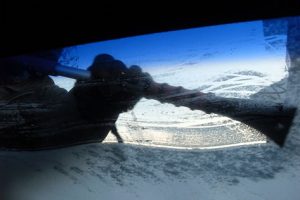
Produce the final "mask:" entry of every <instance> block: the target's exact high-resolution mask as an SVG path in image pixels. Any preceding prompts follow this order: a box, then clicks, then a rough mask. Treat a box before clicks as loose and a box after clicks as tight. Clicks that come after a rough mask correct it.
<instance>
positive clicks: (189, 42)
mask: <svg viewBox="0 0 300 200" xmlns="http://www.w3.org/2000/svg"><path fill="white" fill-rule="evenodd" d="M275 22H276V20H275ZM270 23H271V25H272V26H270ZM275 24H276V23H275ZM270 29H272V30H270ZM274 30H276V31H275V32H274ZM272 31H273V32H272ZM285 43H286V24H284V23H277V25H276V26H275V28H274V21H273V22H272V21H271V22H270V21H265V22H263V21H253V22H245V23H235V24H227V25H220V26H210V27H202V28H194V29H187V30H179V31H171V32H164V33H156V34H149V35H144V36H137V37H130V38H124V39H118V40H111V41H105V42H97V43H91V44H86V45H81V46H76V47H70V48H69V49H67V50H66V52H68V54H64V55H65V57H64V58H63V59H62V62H66V61H72V62H71V63H67V64H69V65H72V66H76V67H80V68H87V67H88V66H89V65H90V64H91V63H92V61H93V58H94V57H95V56H96V55H97V54H99V53H108V54H111V55H113V56H114V57H115V58H117V59H120V60H122V61H123V62H124V63H125V64H126V65H128V66H130V65H139V66H140V67H141V68H142V69H143V70H144V71H146V72H149V73H150V74H151V75H152V76H153V78H154V80H155V81H156V82H159V83H168V84H170V85H174V86H183V87H185V88H187V89H197V90H199V91H202V92H212V93H215V94H216V95H218V96H223V97H233V98H246V99H257V100H261V101H266V100H267V101H271V102H284V101H285V92H286V81H285V78H286V76H287V68H286V47H285ZM74 63H75V64H74ZM54 80H55V82H56V84H58V85H59V86H61V87H64V88H66V89H68V90H69V89H71V88H72V86H73V84H74V80H72V79H67V78H62V77H58V78H54ZM117 128H118V130H119V132H120V134H121V136H122V137H123V139H124V141H125V143H135V144H142V145H152V146H164V147H172V148H217V147H224V146H235V145H245V144H256V143H265V142H266V138H265V136H263V135H261V134H260V133H259V132H257V131H255V130H254V129H251V128H249V127H248V126H246V125H244V124H242V123H240V122H238V121H235V120H232V119H230V118H227V117H224V116H221V115H217V114H206V113H204V112H202V111H192V110H190V109H189V108H186V107H175V106H174V105H172V104H162V103H160V102H158V101H156V100H152V99H145V98H143V99H142V100H141V101H140V102H139V103H138V104H137V105H136V106H135V108H134V109H133V110H131V111H129V112H127V113H122V114H121V115H120V116H119V118H118V121H117ZM105 142H116V139H115V137H114V136H113V135H109V136H108V137H107V138H106V140H105Z"/></svg>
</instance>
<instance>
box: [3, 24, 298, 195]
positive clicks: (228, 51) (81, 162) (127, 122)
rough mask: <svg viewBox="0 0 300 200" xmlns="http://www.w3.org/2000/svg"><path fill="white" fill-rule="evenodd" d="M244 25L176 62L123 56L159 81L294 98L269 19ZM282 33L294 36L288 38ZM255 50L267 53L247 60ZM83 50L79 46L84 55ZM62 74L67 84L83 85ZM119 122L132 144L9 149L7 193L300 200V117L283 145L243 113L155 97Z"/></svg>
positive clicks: (278, 98) (255, 95)
mask: <svg viewBox="0 0 300 200" xmlns="http://www.w3.org/2000/svg"><path fill="white" fill-rule="evenodd" d="M216 29H218V27H217V28H216ZM225 29H226V28H225ZM237 29H238V27H237V26H234V25H232V26H231V27H230V26H229V27H227V29H226V30H225V31H229V32H230V30H231V31H233V32H234V31H236V30H237ZM244 29H245V30H244ZM244 29H243V30H244V31H245V32H246V33H245V34H243V35H241V36H240V37H235V38H233V39H231V40H222V42H220V41H216V42H215V43H212V42H206V43H205V42H204V43H203V45H201V48H200V47H199V48H196V46H197V45H199V44H195V46H192V47H191V48H183V49H181V50H180V51H179V50H178V52H177V51H176V50H174V52H171V53H170V56H171V54H172V58H173V57H177V59H176V60H174V59H172V62H171V61H170V60H168V59H165V58H164V57H163V56H162V58H160V57H159V55H158V56H157V57H158V58H157V59H156V60H151V59H149V58H148V57H149V54H147V55H144V54H141V55H138V56H137V57H138V59H136V60H135V59H134V56H132V57H130V56H128V57H122V56H121V55H119V56H118V55H116V56H115V57H117V58H120V59H122V60H125V61H126V64H129V65H130V64H139V65H141V66H142V68H143V69H144V70H145V71H147V72H149V73H150V74H151V75H152V76H153V77H154V80H155V81H157V82H161V83H162V82H166V83H169V84H171V85H175V86H179V85H181V86H183V87H185V88H188V89H199V90H201V91H204V92H213V93H216V94H217V95H220V96H224V97H238V98H252V99H257V100H261V101H266V100H268V101H272V102H285V101H287V100H288V99H289V97H287V93H286V90H287V83H288V80H287V79H286V78H287V76H288V74H287V71H286V64H285V48H284V47H282V48H280V49H271V50H269V51H266V49H265V46H266V45H268V44H267V43H268V40H264V39H262V31H261V29H262V28H261V23H259V22H256V23H252V24H251V23H250V25H249V26H247V28H245V27H244ZM248 29H249V30H248ZM218 31H220V30H218ZM218 34H221V33H218ZM272 40H277V41H279V42H281V43H282V44H284V42H285V40H286V38H285V36H282V35H278V36H276V37H274V38H272ZM240 43H242V44H243V45H240ZM104 46H105V45H104ZM282 46H284V45H282ZM87 48H95V47H93V46H91V47H82V49H83V50H86V49H87ZM245 48H247V49H248V50H249V49H252V50H253V52H254V51H256V53H257V54H255V56H253V55H252V54H248V56H247V59H245V58H244V57H242V56H240V54H241V52H243V51H245ZM108 49H109V48H108ZM83 50H81V49H80V47H79V48H78V53H79V55H81V51H83ZM127 50H128V49H127ZM108 53H111V54H113V55H115V54H114V52H108ZM149 53H150V54H151V51H150V52H149ZM174 54H175V55H174ZM92 56H93V55H91V57H92ZM164 56H165V55H164ZM135 57H136V56H135ZM79 65H80V66H84V65H85V64H84V62H83V61H82V62H81V61H79ZM86 65H88V63H86ZM299 77H300V74H299ZM54 80H55V82H56V83H57V84H58V85H60V86H61V87H64V88H66V89H70V88H71V87H72V85H73V83H74V81H73V80H70V79H65V78H55V79H54ZM289 94H291V92H290V93H289ZM294 95H295V96H297V95H296V94H294ZM295 96H293V98H298V97H295ZM298 100H299V98H298ZM298 102H299V101H298ZM117 126H118V129H119V132H120V134H121V136H122V137H123V138H124V140H125V143H124V144H118V143H116V141H115V138H114V137H113V136H112V135H110V136H109V137H108V138H107V139H106V141H105V142H104V143H103V144H88V145H80V146H75V147H69V148H63V149H57V150H48V151H36V152H9V151H1V152H0V170H1V174H0V199H5V200H19V199H20V200H38V199H43V200H50V199H51V200H52V199H57V200H68V199H74V200H79V199H91V200H93V199H95V200H96V199H124V200H127V199H128V200H129V199H130V200H132V199H146V200H148V199H149V200H150V199H158V200H163V199H164V200H165V199H174V200H185V199H188V200H189V199H191V200H194V199H195V200H196V199H205V200H215V199H216V200H229V199H230V200H240V199H244V200H253V199H258V200H269V199H270V200H283V199H289V200H297V199H299V189H300V174H299V170H300V136H299V134H300V133H299V127H300V116H299V115H297V116H296V119H295V123H294V125H293V127H292V130H291V131H290V134H289V137H288V140H287V143H286V146H285V147H284V148H282V149H280V148H279V147H277V146H276V145H275V144H273V143H272V142H270V143H266V138H265V137H264V136H262V135H261V134H260V133H258V132H256V131H254V130H251V129H248V128H247V127H245V125H243V124H240V123H239V122H237V121H234V120H231V119H229V118H226V117H223V116H220V115H215V114H205V113H203V112H201V111H191V110H190V109H188V108H185V107H175V106H173V105H171V104H161V103H159V102H158V101H155V100H149V99H142V100H141V101H140V102H139V103H138V104H137V105H136V107H135V108H134V109H133V110H132V111H129V112H128V113H123V114H121V115H120V117H119V119H118V122H117ZM1 195H2V196H1Z"/></svg>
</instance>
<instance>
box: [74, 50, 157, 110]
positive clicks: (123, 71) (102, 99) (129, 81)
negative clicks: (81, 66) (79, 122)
mask: <svg viewBox="0 0 300 200" xmlns="http://www.w3.org/2000/svg"><path fill="white" fill-rule="evenodd" d="M88 70H90V71H91V72H92V78H91V80H88V81H78V82H77V83H76V86H75V88H74V95H75V97H76V98H77V101H79V103H80V104H83V105H84V107H85V108H84V109H88V108H87V107H94V108H93V109H96V108H95V107H103V106H107V107H109V108H106V109H108V110H109V109H111V111H113V112H119V113H121V112H124V111H127V110H129V109H132V108H133V107H134V105H135V104H136V103H137V102H138V101H139V100H140V99H141V98H142V97H143V95H144V91H145V90H146V89H147V87H148V86H149V85H150V84H151V82H152V78H151V76H150V75H149V74H148V73H144V72H142V70H141V68H140V67H138V66H131V67H129V68H127V67H126V65H125V64H124V63H123V62H121V61H119V60H115V59H114V58H113V57H112V56H110V55H108V54H100V55H98V56H96V57H95V59H94V62H93V64H92V65H91V66H90V67H89V68H88ZM90 112H92V111H90Z"/></svg>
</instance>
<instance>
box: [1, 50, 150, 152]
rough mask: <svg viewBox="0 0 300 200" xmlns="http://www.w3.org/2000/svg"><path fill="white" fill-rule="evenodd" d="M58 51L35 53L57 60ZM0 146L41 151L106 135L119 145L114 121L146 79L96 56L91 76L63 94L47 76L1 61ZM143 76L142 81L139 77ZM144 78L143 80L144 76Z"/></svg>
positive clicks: (137, 70)
mask: <svg viewBox="0 0 300 200" xmlns="http://www.w3.org/2000/svg"><path fill="white" fill-rule="evenodd" d="M59 53H60V51H59V50H56V51H52V52H46V53H40V54H35V55H34V56H37V57H41V58H43V59H48V60H53V61H57V59H58V58H59ZM0 64H1V70H2V71H1V83H0V99H1V101H0V106H1V114H0V117H1V125H0V138H1V140H0V147H2V148H10V149H44V148H53V147H55V148H56V147H63V146H68V145H75V144H80V143H89V142H101V141H102V140H104V139H105V137H106V136H107V134H108V133H109V132H110V131H111V132H112V133H113V134H114V135H115V136H116V138H117V140H118V141H119V142H122V138H121V137H120V135H119V133H118V131H117V128H116V126H115V122H116V120H117V119H118V116H119V114H120V113H122V112H125V111H127V110H129V109H132V108H133V107H134V105H135V104H136V103H137V102H138V101H139V100H140V98H141V97H142V95H143V90H144V88H145V87H146V84H147V81H146V80H147V79H151V77H150V75H149V74H147V73H143V72H142V70H141V69H140V68H139V67H138V66H132V67H130V68H127V67H126V66H125V65H124V63H122V62H121V61H119V60H115V59H114V58H113V57H112V56H110V55H107V54H101V55H98V56H96V58H95V59H94V62H93V64H92V65H91V66H90V67H89V68H88V70H90V71H91V73H92V78H91V79H90V80H87V81H77V82H76V84H75V86H74V88H73V89H72V90H71V91H69V92H67V91H66V90H65V89H62V88H59V87H58V86H56V85H55V84H54V82H53V81H52V79H51V78H50V77H48V76H45V75H42V74H39V73H38V72H35V71H30V70H29V71H28V70H26V69H27V68H26V66H24V65H23V66H22V65H14V64H12V63H10V62H9V61H7V60H5V59H2V60H1V63H0ZM143 77H144V78H143ZM145 77H147V78H145Z"/></svg>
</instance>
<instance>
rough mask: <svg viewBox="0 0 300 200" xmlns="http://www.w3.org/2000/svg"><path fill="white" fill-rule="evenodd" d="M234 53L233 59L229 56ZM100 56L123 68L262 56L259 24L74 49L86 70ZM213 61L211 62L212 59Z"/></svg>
mask: <svg viewBox="0 0 300 200" xmlns="http://www.w3.org/2000/svg"><path fill="white" fill-rule="evenodd" d="M232 52H234V56H235V57H230V56H229V55H230V54H232ZM100 53H108V54H111V55H113V56H114V57H115V58H117V59H120V60H122V61H124V62H125V64H127V65H133V64H137V65H141V67H142V68H146V67H149V66H152V67H153V66H155V65H157V66H161V64H172V63H176V62H178V60H180V59H185V60H189V59H190V60H191V61H193V60H195V59H196V60H197V59H198V60H201V59H209V57H210V55H214V57H216V58H217V59H219V60H222V59H224V60H226V59H247V58H251V57H254V58H257V57H260V56H265V54H266V52H265V49H264V43H263V30H262V22H261V21H253V22H244V23H234V24H226V25H218V26H209V27H201V28H193V29H186V30H179V31H170V32H163V33H155V34H149V35H142V36H136V37H128V38H122V39H116V40H109V41H104V42H95V43H90V44H85V45H80V46H77V48H76V54H77V55H78V56H79V61H78V65H79V66H80V67H82V68H86V67H88V66H89V65H90V64H91V63H92V60H93V58H94V57H95V56H96V55H97V54H100ZM216 58H214V59H216Z"/></svg>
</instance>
